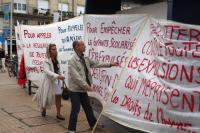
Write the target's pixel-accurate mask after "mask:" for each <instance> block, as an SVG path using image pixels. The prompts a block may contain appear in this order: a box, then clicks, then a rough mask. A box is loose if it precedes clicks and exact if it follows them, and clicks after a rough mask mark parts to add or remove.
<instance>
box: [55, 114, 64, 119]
mask: <svg viewBox="0 0 200 133" xmlns="http://www.w3.org/2000/svg"><path fill="white" fill-rule="evenodd" d="M56 118H57V119H59V120H65V118H64V117H62V116H58V115H57V116H56Z"/></svg>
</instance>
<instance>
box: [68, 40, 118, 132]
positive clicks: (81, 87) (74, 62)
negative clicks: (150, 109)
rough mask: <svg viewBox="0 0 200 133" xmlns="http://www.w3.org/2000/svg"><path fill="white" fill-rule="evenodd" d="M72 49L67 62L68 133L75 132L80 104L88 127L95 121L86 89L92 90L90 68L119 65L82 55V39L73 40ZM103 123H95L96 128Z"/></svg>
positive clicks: (83, 46) (92, 125) (83, 45)
mask: <svg viewBox="0 0 200 133" xmlns="http://www.w3.org/2000/svg"><path fill="white" fill-rule="evenodd" d="M72 45H73V49H74V51H75V53H74V55H73V56H72V58H71V59H69V63H68V85H69V90H70V99H71V106H72V108H71V113H70V119H69V125H68V133H75V131H76V124H77V118H78V114H79V111H80V105H82V107H83V109H84V112H85V114H86V117H87V120H88V123H89V126H90V128H91V129H92V128H93V127H94V125H95V123H96V121H97V120H96V118H95V116H94V114H93V110H92V107H91V105H90V101H89V97H88V94H87V91H93V89H92V87H91V84H92V76H91V72H90V69H91V68H100V67H112V66H119V63H100V62H97V61H94V60H91V59H90V58H88V57H86V56H84V54H83V53H84V52H85V44H84V42H83V41H74V42H73V44H72ZM102 127H103V125H97V128H102Z"/></svg>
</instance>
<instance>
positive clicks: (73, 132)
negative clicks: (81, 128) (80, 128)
mask: <svg viewBox="0 0 200 133" xmlns="http://www.w3.org/2000/svg"><path fill="white" fill-rule="evenodd" d="M67 133H76V132H75V131H70V130H69V131H67Z"/></svg>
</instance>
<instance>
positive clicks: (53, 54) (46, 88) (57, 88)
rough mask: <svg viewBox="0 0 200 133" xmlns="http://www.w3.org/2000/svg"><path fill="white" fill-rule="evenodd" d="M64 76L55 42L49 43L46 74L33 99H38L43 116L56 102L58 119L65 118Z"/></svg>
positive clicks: (45, 64)
mask: <svg viewBox="0 0 200 133" xmlns="http://www.w3.org/2000/svg"><path fill="white" fill-rule="evenodd" d="M64 79H65V78H64V76H62V75H61V74H60V65H59V62H58V59H57V49H56V45H55V44H49V46H48V48H47V58H46V59H45V61H44V74H43V78H42V83H41V85H40V87H39V89H38V90H37V92H36V94H35V96H34V98H33V100H37V102H38V106H39V108H40V110H41V113H42V116H43V117H45V116H46V108H50V107H51V105H52V104H54V102H55V104H56V109H57V116H56V117H57V119H60V120H65V118H64V117H63V116H62V115H61V114H60V108H61V94H62V89H61V85H60V84H61V82H62V81H61V80H64Z"/></svg>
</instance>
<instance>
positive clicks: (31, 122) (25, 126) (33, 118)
mask: <svg viewBox="0 0 200 133" xmlns="http://www.w3.org/2000/svg"><path fill="white" fill-rule="evenodd" d="M33 91H34V90H33ZM62 105H63V107H62V114H63V115H64V116H65V119H66V120H65V121H60V120H58V119H56V110H55V109H56V108H55V106H53V107H52V109H50V110H47V117H46V118H44V117H41V114H40V111H39V110H38V108H37V104H36V102H33V101H32V96H29V95H28V89H27V88H23V87H21V86H18V85H17V82H16V79H15V78H9V76H8V73H0V133H47V132H48V133H65V132H66V131H67V125H68V120H69V113H70V102H69V101H62ZM95 114H96V116H98V113H95ZM100 122H101V123H102V124H104V125H105V128H103V129H101V130H99V131H97V130H95V133H122V132H123V133H130V132H138V131H135V130H131V129H128V128H126V127H123V126H121V125H119V124H117V123H115V122H113V121H112V120H110V119H108V118H106V117H102V118H101V119H100ZM88 129H89V126H88V123H87V120H86V117H85V114H84V112H83V110H81V112H80V114H79V118H78V125H77V132H78V133H89V132H91V131H89V130H88Z"/></svg>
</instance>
